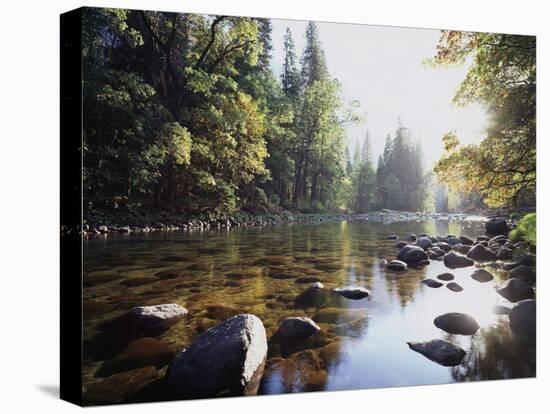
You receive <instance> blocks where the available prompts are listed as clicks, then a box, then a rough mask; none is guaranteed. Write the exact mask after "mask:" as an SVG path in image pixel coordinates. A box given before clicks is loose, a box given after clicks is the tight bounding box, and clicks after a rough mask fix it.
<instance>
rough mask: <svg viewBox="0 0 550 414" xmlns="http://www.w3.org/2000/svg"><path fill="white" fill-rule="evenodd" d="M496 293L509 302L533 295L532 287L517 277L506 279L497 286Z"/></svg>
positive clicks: (530, 297) (529, 297)
mask: <svg viewBox="0 0 550 414" xmlns="http://www.w3.org/2000/svg"><path fill="white" fill-rule="evenodd" d="M497 293H498V294H499V295H501V296H502V297H504V298H506V299H508V300H509V301H510V302H519V301H520V300H523V299H532V298H533V297H534V296H535V292H534V290H533V288H532V287H531V286H529V285H528V284H527V283H525V282H523V281H521V280H519V279H508V280H507V281H506V282H504V283H503V284H502V285H500V286H499V288H498V289H497Z"/></svg>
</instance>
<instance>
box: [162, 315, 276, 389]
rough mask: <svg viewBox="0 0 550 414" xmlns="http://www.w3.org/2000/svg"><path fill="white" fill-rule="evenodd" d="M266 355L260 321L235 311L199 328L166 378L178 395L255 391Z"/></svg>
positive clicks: (262, 327)
mask: <svg viewBox="0 0 550 414" xmlns="http://www.w3.org/2000/svg"><path fill="white" fill-rule="evenodd" d="M266 356H267V339H266V332H265V328H264V326H263V323H262V321H261V320H260V319H258V317H256V316H254V315H250V314H243V315H237V316H234V317H232V318H230V319H228V320H226V321H224V322H222V323H221V324H219V325H217V326H215V327H213V328H210V329H208V330H207V331H205V332H203V333H202V334H201V335H200V336H199V337H198V338H197V340H196V341H195V342H194V343H193V344H192V345H191V346H190V347H189V348H187V349H185V350H183V351H182V352H181V353H180V354H179V355H178V356H177V358H176V359H175V360H174V361H173V362H172V364H170V366H169V368H168V370H167V373H166V378H167V381H168V383H169V384H170V385H171V386H172V387H173V388H174V390H175V392H176V394H177V395H178V396H179V397H181V398H186V397H187V398H188V397H195V398H196V397H214V396H219V395H255V394H256V393H257V391H258V387H259V385H260V380H261V377H262V374H263V369H264V365H265V360H266Z"/></svg>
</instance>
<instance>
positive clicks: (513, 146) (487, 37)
mask: <svg viewBox="0 0 550 414" xmlns="http://www.w3.org/2000/svg"><path fill="white" fill-rule="evenodd" d="M469 58H471V59H472V61H473V63H472V65H471V67H470V69H469V71H468V73H467V75H466V78H465V79H464V81H463V82H462V84H461V86H460V87H459V89H458V91H457V92H456V95H455V98H454V102H455V103H456V104H458V105H465V104H468V103H470V102H480V103H482V104H483V105H485V106H486V107H487V108H488V114H489V125H488V127H487V131H486V135H485V138H484V140H483V141H482V142H481V143H480V144H479V145H473V144H471V145H460V141H459V138H458V137H457V135H456V133H455V132H453V131H451V132H449V133H448V134H446V135H445V136H444V137H443V141H444V145H445V150H446V153H445V155H444V156H443V158H442V159H441V160H440V161H439V163H438V164H437V165H436V167H435V171H436V173H437V175H438V178H439V179H440V180H441V181H442V182H443V183H446V184H448V185H449V186H451V187H452V188H454V189H456V190H460V191H465V192H477V193H479V194H480V195H481V196H482V197H483V200H484V202H485V203H486V204H487V205H489V206H491V207H502V206H506V205H514V204H515V205H517V204H518V203H524V204H531V205H532V204H534V193H535V184H536V119H535V117H536V40H535V37H533V36H518V35H504V34H494V33H471V32H455V31H445V32H443V34H442V37H441V40H440V43H439V45H438V50H437V55H436V56H435V58H434V59H433V61H432V63H435V64H437V65H453V64H463V63H464V62H466V60H467V59H469Z"/></svg>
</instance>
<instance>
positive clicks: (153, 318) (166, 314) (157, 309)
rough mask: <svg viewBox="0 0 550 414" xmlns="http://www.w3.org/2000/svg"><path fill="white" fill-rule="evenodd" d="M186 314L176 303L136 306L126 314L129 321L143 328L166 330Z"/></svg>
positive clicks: (185, 310)
mask: <svg viewBox="0 0 550 414" xmlns="http://www.w3.org/2000/svg"><path fill="white" fill-rule="evenodd" d="M187 313H188V311H187V309H185V308H184V307H183V306H180V305H178V304H176V303H166V304H162V305H152V306H136V307H134V308H132V309H130V311H129V312H128V315H129V317H130V319H131V320H132V321H133V322H135V323H137V324H138V325H140V326H141V327H144V328H168V327H170V326H171V325H173V324H174V323H176V322H177V321H179V320H180V319H182V318H183V317H184V316H186V315H187Z"/></svg>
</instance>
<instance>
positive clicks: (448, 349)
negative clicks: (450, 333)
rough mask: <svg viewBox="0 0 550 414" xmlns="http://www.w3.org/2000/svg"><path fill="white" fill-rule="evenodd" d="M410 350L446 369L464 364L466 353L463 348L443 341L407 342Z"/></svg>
mask: <svg viewBox="0 0 550 414" xmlns="http://www.w3.org/2000/svg"><path fill="white" fill-rule="evenodd" d="M407 345H409V348H410V349H412V350H413V351H416V352H418V353H420V354H422V355H424V356H425V357H426V358H428V359H430V360H432V361H434V362H437V363H438V364H440V365H443V366H445V367H454V366H455V365H458V364H460V363H461V362H462V360H463V359H464V357H465V356H466V351H464V350H463V349H462V348H460V347H458V346H456V345H454V344H452V343H450V342H448V341H443V340H441V339H434V340H431V341H427V342H407Z"/></svg>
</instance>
